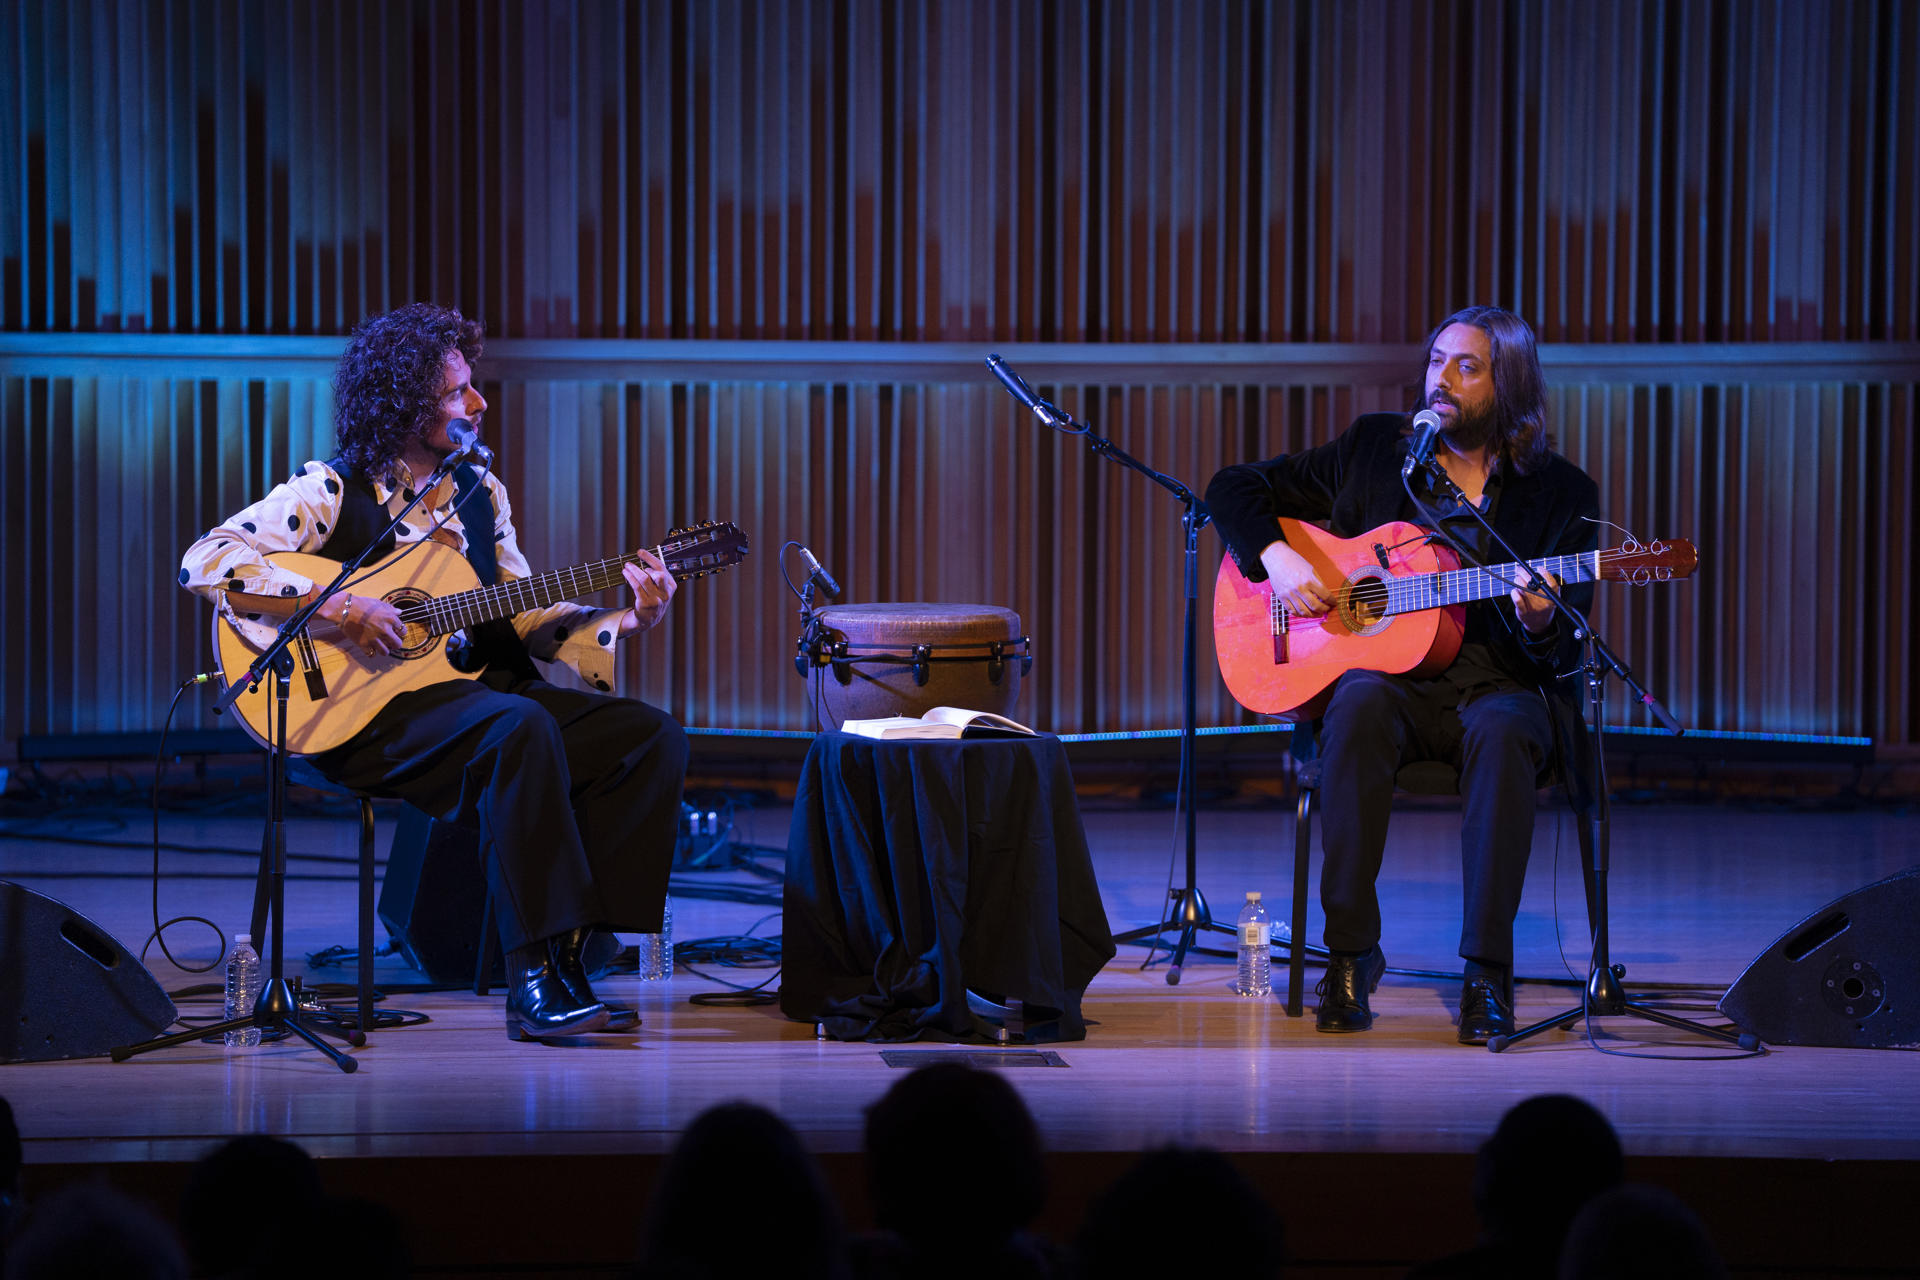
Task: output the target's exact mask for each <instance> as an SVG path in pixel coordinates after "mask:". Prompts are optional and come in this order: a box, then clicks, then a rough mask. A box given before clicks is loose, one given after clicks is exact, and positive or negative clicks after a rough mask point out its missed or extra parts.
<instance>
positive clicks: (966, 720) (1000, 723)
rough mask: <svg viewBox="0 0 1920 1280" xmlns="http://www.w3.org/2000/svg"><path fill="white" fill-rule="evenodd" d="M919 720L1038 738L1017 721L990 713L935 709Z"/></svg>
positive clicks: (964, 709) (943, 708) (949, 708)
mask: <svg viewBox="0 0 1920 1280" xmlns="http://www.w3.org/2000/svg"><path fill="white" fill-rule="evenodd" d="M920 718H921V719H922V720H928V721H931V722H933V723H935V724H951V725H957V726H959V727H960V728H961V729H975V730H987V731H997V732H999V733H1002V734H1018V735H1021V736H1023V737H1029V738H1032V737H1038V736H1039V735H1038V734H1036V733H1034V731H1033V730H1031V729H1029V728H1027V726H1026V725H1023V724H1021V723H1020V722H1019V721H1018V720H1009V719H1008V718H1007V717H1006V716H1002V715H995V714H994V713H993V712H991V711H969V710H967V709H966V708H965V707H935V708H934V709H933V710H931V711H929V712H927V713H926V714H925V715H924V716H922V717H920Z"/></svg>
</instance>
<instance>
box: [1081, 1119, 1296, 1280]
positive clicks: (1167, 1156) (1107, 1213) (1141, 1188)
mask: <svg viewBox="0 0 1920 1280" xmlns="http://www.w3.org/2000/svg"><path fill="white" fill-rule="evenodd" d="M1169 1224H1178V1229H1177V1230H1169V1229H1168V1228H1169ZM1196 1241H1204V1242H1205V1244H1204V1246H1203V1249H1202V1253H1203V1254H1204V1257H1205V1260H1206V1269H1207V1270H1208V1271H1210V1272H1216V1273H1218V1274H1220V1275H1224V1276H1233V1277H1235V1278H1236V1280H1267V1277H1271V1276H1277V1275H1279V1274H1280V1268H1281V1265H1282V1264H1283V1263H1284V1262H1285V1261H1286V1236H1285V1232H1284V1230H1283V1228H1282V1225H1281V1221H1280V1215H1279V1214H1278V1213H1277V1212H1275V1210H1274V1208H1273V1206H1272V1205H1271V1204H1269V1203H1267V1201H1266V1199H1265V1198H1264V1197H1263V1196H1261V1194H1260V1192H1259V1190H1258V1189H1257V1188H1255V1187H1254V1185H1253V1184H1252V1183H1251V1182H1249V1181H1247V1179H1246V1178H1245V1177H1244V1176H1243V1175H1242V1174H1241V1173H1240V1171H1239V1170H1238V1169H1236V1168H1234V1167H1233V1164H1232V1163H1231V1162H1230V1161H1229V1160H1228V1159H1227V1158H1226V1157H1225V1156H1223V1155H1221V1154H1220V1153H1219V1152H1217V1151H1208V1150H1194V1149H1185V1148H1180V1147H1165V1148H1162V1149H1161V1150H1159V1151H1153V1152H1149V1153H1148V1154H1147V1155H1146V1156H1144V1157H1142V1158H1141V1160H1140V1163H1138V1164H1136V1165H1134V1166H1133V1168H1132V1169H1130V1170H1128V1171H1127V1172H1126V1173H1124V1174H1122V1175H1121V1176H1120V1178H1119V1179H1118V1180H1117V1181H1115V1183H1114V1184H1113V1186H1111V1187H1109V1188H1108V1189H1107V1191H1106V1193H1105V1194H1104V1195H1102V1196H1101V1197H1100V1198H1099V1199H1098V1200H1096V1201H1094V1203H1093V1205H1092V1206H1091V1207H1090V1208H1089V1209H1088V1210H1087V1218H1086V1221H1085V1223H1083V1224H1082V1225H1081V1228H1080V1235H1079V1237H1078V1239H1077V1240H1076V1241H1075V1254H1076V1256H1077V1258H1078V1261H1079V1267H1080V1274H1081V1275H1083V1276H1118V1275H1178V1274H1181V1273H1184V1272H1186V1271H1188V1270H1190V1269H1192V1267H1193V1264H1194V1260H1195V1257H1196V1254H1195V1242H1196Z"/></svg>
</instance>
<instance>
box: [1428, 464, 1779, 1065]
mask: <svg viewBox="0 0 1920 1280" xmlns="http://www.w3.org/2000/svg"><path fill="white" fill-rule="evenodd" d="M1417 453H1418V451H1416V454H1417ZM1419 465H1420V466H1422V467H1424V468H1425V469H1426V472H1427V474H1428V475H1429V476H1431V477H1432V478H1433V481H1434V483H1435V484H1436V485H1438V486H1439V487H1440V489H1441V490H1442V492H1444V493H1445V494H1446V495H1447V496H1448V497H1450V498H1452V499H1453V501H1454V502H1455V504H1457V505H1458V506H1459V507H1460V508H1461V509H1462V510H1464V511H1466V512H1467V513H1469V514H1470V515H1472V516H1473V518H1474V520H1475V521H1476V522H1477V523H1478V524H1479V525H1480V527H1481V528H1482V529H1483V530H1485V531H1486V534H1487V536H1488V537H1489V538H1491V539H1492V540H1493V542H1494V544H1495V545H1496V546H1498V547H1499V548H1500V549H1501V550H1502V551H1503V552H1505V553H1506V555H1507V558H1508V559H1509V560H1511V561H1513V562H1514V564H1516V565H1517V566H1518V567H1519V569H1520V570H1521V572H1522V573H1524V574H1525V576H1526V583H1527V586H1526V589H1527V590H1528V591H1530V592H1533V593H1535V594H1538V595H1541V596H1545V597H1546V598H1547V599H1548V600H1551V601H1552V602H1553V605H1554V607H1555V608H1556V609H1559V610H1560V611H1561V612H1562V613H1564V614H1566V616H1567V617H1568V618H1569V619H1571V620H1572V622H1573V624H1574V634H1575V637H1576V638H1577V639H1579V640H1580V641H1582V642H1583V643H1584V644H1585V645H1586V648H1587V659H1586V661H1585V662H1584V663H1583V664H1582V669H1583V670H1584V671H1585V672H1586V676H1587V704H1588V706H1589V707H1590V708H1591V712H1590V714H1589V716H1588V719H1589V721H1590V728H1589V730H1588V732H1589V734H1590V735H1591V737H1592V752H1593V762H1592V766H1591V767H1592V771H1593V777H1592V782H1593V802H1592V803H1593V807H1592V809H1591V810H1590V811H1589V812H1588V813H1587V815H1586V822H1587V831H1588V836H1587V839H1588V844H1589V846H1590V847H1591V850H1592V854H1593V867H1592V874H1591V877H1590V879H1589V880H1588V886H1587V887H1588V890H1589V892H1590V893H1591V895H1592V898H1591V923H1592V926H1593V952H1592V956H1591V957H1590V960H1589V965H1590V967H1589V970H1588V974H1587V984H1586V988H1585V990H1584V991H1583V992H1582V993H1581V999H1580V1003H1579V1004H1577V1005H1575V1006H1573V1007H1572V1008H1571V1009H1566V1010H1563V1011H1562V1012H1560V1013H1556V1014H1554V1015H1553V1016H1552V1017H1549V1018H1543V1019H1541V1020H1540V1021H1539V1022H1536V1023H1533V1024H1532V1025H1530V1026H1527V1027H1523V1028H1521V1029H1520V1030H1518V1031H1515V1032H1514V1033H1513V1034H1512V1035H1510V1036H1494V1037H1493V1038H1492V1039H1490V1040H1488V1041H1487V1049H1488V1050H1489V1051H1490V1052H1493V1053H1500V1052H1502V1051H1503V1050H1505V1049H1506V1048H1507V1047H1508V1046H1509V1045H1513V1044H1517V1043H1518V1042H1520V1041H1522V1040H1525V1039H1527V1038H1529V1037H1531V1036H1536V1035H1539V1034H1540V1033H1541V1032H1542V1031H1546V1030H1548V1029H1550V1028H1553V1027H1557V1026H1560V1025H1562V1024H1564V1023H1568V1022H1571V1021H1573V1020H1574V1019H1575V1018H1583V1019H1585V1020H1586V1022H1587V1032H1588V1036H1589V1037H1590V1038H1591V1036H1592V1033H1593V1019H1594V1018H1601V1017H1620V1016H1631V1017H1635V1018H1641V1019H1644V1020H1646V1021H1648V1022H1657V1023H1660V1024H1662V1025H1664V1026H1669V1027H1674V1028H1676V1029H1678V1030H1681V1031H1692V1032H1696V1033H1698V1034H1700V1035H1703V1036H1708V1037H1710V1038H1712V1039H1715V1040H1721V1041H1725V1042H1727V1043H1730V1044H1736V1045H1738V1046H1739V1047H1740V1048H1742V1049H1746V1050H1756V1049H1758V1048H1759V1046H1760V1041H1759V1040H1758V1039H1757V1038H1756V1037H1754V1036H1751V1035H1747V1034H1745V1033H1742V1032H1737V1031H1731V1030H1726V1029H1723V1028H1720V1027H1709V1026H1707V1025H1705V1024H1704V1023H1699V1022H1694V1021H1692V1020H1690V1019H1687V1018H1681V1017H1676V1016H1675V1015H1673V1014H1670V1013H1668V1012H1666V1011H1665V1010H1663V1009H1657V1008H1654V1007H1653V1006H1652V1005H1650V1004H1647V1003H1645V1002H1643V1001H1638V1000H1633V999H1630V998H1629V997H1628V996H1627V993H1626V991H1625V989H1624V988H1623V987H1622V986H1621V985H1620V980H1621V979H1622V978H1624V977H1626V974H1627V968H1626V966H1625V965H1617V964H1614V963H1612V959H1611V957H1610V955H1609V954H1608V923H1607V921H1608V906H1607V871H1608V864H1609V854H1608V845H1609V841H1608V837H1609V833H1610V830H1611V825H1612V817H1613V812H1612V805H1611V803H1610V802H1609V800H1608V798H1607V762H1606V755H1605V748H1606V731H1605V728H1604V726H1603V725H1602V723H1601V718H1602V712H1603V710H1604V708H1605V704H1606V678H1607V675H1608V674H1609V673H1611V674H1612V675H1614V676H1615V677H1617V678H1618V679H1619V680H1620V682H1621V683H1622V684H1624V685H1626V687H1627V690H1628V692H1629V693H1631V694H1632V695H1633V696H1634V697H1635V698H1637V699H1638V700H1639V702H1640V704H1641V705H1642V706H1644V707H1646V708H1647V710H1648V711H1650V712H1651V713H1652V714H1653V717H1654V719H1656V720H1658V721H1659V722H1660V724H1661V726H1662V727H1663V728H1665V729H1666V730H1668V731H1669V732H1670V733H1672V734H1673V735H1674V736H1675V737H1676V738H1677V737H1679V736H1680V735H1681V734H1683V733H1685V732H1686V730H1685V729H1684V728H1682V727H1681V724H1680V722H1679V721H1678V720H1676V719H1675V718H1674V716H1673V713H1672V712H1670V711H1668V710H1667V708H1666V707H1665V706H1664V705H1663V704H1662V703H1661V702H1660V700H1659V699H1657V698H1655V697H1654V696H1653V695H1652V694H1650V693H1648V692H1647V691H1646V689H1645V688H1644V687H1642V686H1641V684H1640V682H1639V681H1638V680H1637V679H1635V678H1634V675H1633V672H1632V670H1631V669H1629V668H1628V666H1627V664H1626V663H1625V662H1624V661H1622V660H1621V658H1620V655H1618V654H1616V653H1615V652H1614V651H1613V650H1612V649H1611V648H1610V647H1609V646H1608V645H1607V642H1606V641H1605V640H1602V639H1601V638H1600V636H1599V633H1597V632H1596V631H1594V629H1593V624H1592V623H1590V622H1588V621H1587V619H1586V617H1585V615H1583V614H1582V613H1580V611H1579V610H1577V609H1574V608H1573V607H1572V606H1571V605H1569V604H1568V603H1567V602H1566V601H1565V600H1564V599H1563V598H1562V597H1561V595H1560V593H1559V592H1558V591H1555V590H1554V589H1553V587H1552V585H1551V584H1550V583H1548V582H1547V580H1546V578H1545V577H1544V576H1543V575H1542V574H1541V573H1540V572H1539V570H1537V569H1535V568H1534V567H1533V565H1532V563H1531V562H1530V561H1528V560H1527V559H1526V557H1524V556H1522V555H1521V554H1520V553H1519V552H1517V551H1515V550H1514V549H1513V547H1512V545H1511V544H1510V543H1508V542H1507V540H1506V539H1505V538H1503V537H1501V536H1500V533H1499V531H1498V530H1496V529H1495V528H1494V527H1493V522H1492V521H1490V520H1488V519H1487V517H1486V516H1485V514H1483V513H1482V512H1481V510H1480V508H1479V507H1478V506H1477V505H1476V504H1474V503H1472V502H1469V501H1468V500H1467V495H1466V494H1465V493H1464V492H1463V491H1462V490H1461V488H1460V486H1459V485H1457V484H1455V483H1454V481H1453V477H1452V476H1450V475H1448V474H1447V470H1446V468H1445V467H1443V466H1441V465H1440V463H1439V461H1438V460H1437V459H1435V458H1434V457H1433V456H1432V455H1430V454H1429V455H1427V456H1425V457H1422V458H1420V461H1419ZM1412 471H1413V469H1412V467H1408V468H1407V469H1406V470H1405V471H1404V472H1403V473H1402V475H1401V478H1400V480H1401V484H1402V486H1404V487H1405V488H1406V490H1407V496H1408V497H1409V498H1411V499H1413V504H1414V506H1415V507H1417V508H1420V509H1421V510H1422V511H1425V510H1426V507H1425V504H1424V503H1422V502H1421V501H1420V499H1419V497H1418V496H1416V495H1415V494H1414V492H1413V486H1412V485H1411V484H1409V483H1408V481H1409V479H1410V478H1411V476H1412ZM1428 523H1429V524H1431V525H1432V526H1433V528H1434V530H1435V531H1436V532H1437V533H1438V534H1439V535H1440V536H1441V537H1443V538H1446V539H1447V541H1448V542H1449V543H1451V544H1452V546H1453V548H1454V550H1455V551H1457V552H1459V553H1460V555H1461V556H1462V558H1463V559H1465V560H1467V561H1470V562H1473V561H1477V557H1475V556H1474V555H1473V553H1472V552H1471V551H1470V550H1468V549H1467V548H1466V547H1464V546H1462V545H1461V544H1460V543H1458V542H1456V541H1454V539H1453V537H1452V535H1451V534H1449V533H1447V532H1446V531H1445V530H1444V529H1443V528H1441V524H1440V522H1439V521H1438V520H1433V519H1431V518H1429V520H1428ZM1478 567H1480V568H1482V569H1484V568H1486V566H1484V565H1479V566H1478Z"/></svg>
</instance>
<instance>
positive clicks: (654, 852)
mask: <svg viewBox="0 0 1920 1280" xmlns="http://www.w3.org/2000/svg"><path fill="white" fill-rule="evenodd" d="M311 762H312V764H313V765H314V767H315V768H317V769H318V770H319V771H320V772H321V773H322V774H325V775H326V776H327V777H328V778H331V779H332V780H333V781H335V782H337V783H339V784H340V785H342V786H346V787H352V788H354V789H356V790H360V791H366V792H369V793H371V794H373V795H380V796H394V797H398V798H399V799H402V800H405V801H407V803H409V804H411V805H413V806H414V807H416V808H418V809H420V810H421V811H422V812H424V813H426V814H427V815H428V816H430V817H432V818H435V819H437V820H439V821H442V822H450V823H453V824H454V825H456V826H460V827H465V828H467V829H469V830H472V831H475V832H477V833H478V834H479V838H480V855H481V859H482V862H483V863H484V865H485V870H486V875H487V880H488V883H489V885H490V886H491V888H492V890H493V900H494V905H495V911H496V915H497V917H498V919H499V922H500V943H501V945H502V946H503V947H505V948H507V949H509V950H511V949H513V948H515V947H521V946H525V945H527V944H528V943H530V942H536V941H538V940H539V939H541V938H547V937H551V936H552V935H554V934H556V933H564V932H566V931H567V930H569V929H575V928H579V927H581V926H583V925H585V926H590V927H594V928H601V929H614V930H624V931H627V932H635V933H652V932H657V931H658V930H659V928H660V923H661V914H662V908H663V907H664V905H665V902H666V896H667V873H668V871H669V870H670V868H671V866H672V862H673V847H674V841H675V840H676V838H677V837H678V835H679V829H680V792H681V786H682V783H683V782H684V781H685V778H686V771H687V735H686V732H685V731H684V730H683V729H681V727H680V726H679V725H678V724H676V723H675V722H674V720H673V719H672V717H670V716H668V715H667V713H666V712H664V711H661V710H659V709H658V708H656V707H650V706H648V705H647V704H646V703H644V702H636V701H634V700H633V699H631V698H619V697H614V696H612V695H610V694H605V693H592V692H587V691H583V690H575V689H562V688H559V687H557V686H555V685H551V684H548V683H547V682H546V681H544V680H524V679H517V678H515V677H514V676H512V675H510V674H508V673H505V672H501V671H498V670H496V669H492V668H489V669H488V670H487V671H486V672H484V673H482V675H481V677H480V678H479V679H478V680H471V681H469V680H450V681H447V682H445V683H443V684H435V685H429V686H428V687H426V688H424V689H416V690H414V691H413V692H411V693H405V694H402V695H400V696H399V697H397V698H395V699H394V700H393V701H392V702H390V703H388V704H387V706H386V707H385V708H383V709H382V710H381V712H380V714H379V715H377V716H375V717H374V718H373V721H372V723H370V724H369V725H368V726H367V727H366V728H365V729H363V730H361V731H360V732H359V733H358V734H356V735H355V736H354V737H353V738H351V739H349V740H348V741H346V742H344V743H342V744H341V745H340V746H338V747H335V748H333V749H332V750H330V751H324V752H321V753H320V754H319V755H316V756H313V757H312V758H311Z"/></svg>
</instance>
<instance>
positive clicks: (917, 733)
mask: <svg viewBox="0 0 1920 1280" xmlns="http://www.w3.org/2000/svg"><path fill="white" fill-rule="evenodd" d="M840 732H842V733H855V734H859V735H860V736H861V737H863V738H957V737H959V736H960V726H959V725H957V724H943V723H940V722H938V721H927V720H922V719H918V718H916V717H913V716H882V717H879V718H878V719H873V720H843V721H842V722H841V724H840Z"/></svg>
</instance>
